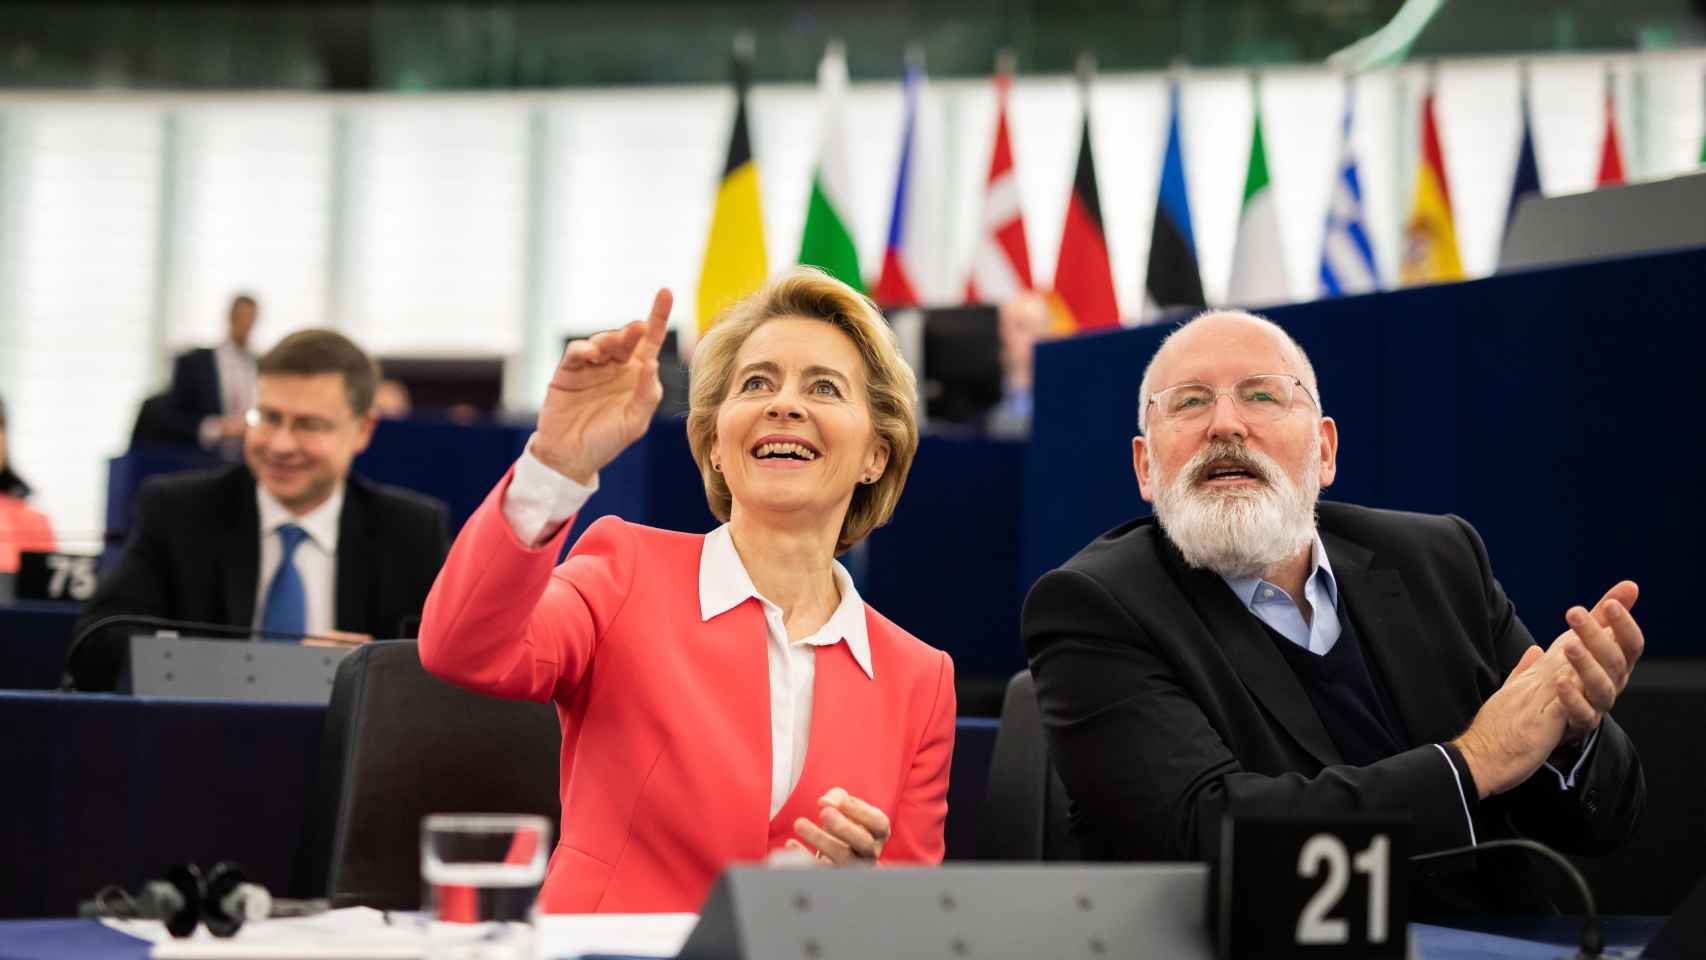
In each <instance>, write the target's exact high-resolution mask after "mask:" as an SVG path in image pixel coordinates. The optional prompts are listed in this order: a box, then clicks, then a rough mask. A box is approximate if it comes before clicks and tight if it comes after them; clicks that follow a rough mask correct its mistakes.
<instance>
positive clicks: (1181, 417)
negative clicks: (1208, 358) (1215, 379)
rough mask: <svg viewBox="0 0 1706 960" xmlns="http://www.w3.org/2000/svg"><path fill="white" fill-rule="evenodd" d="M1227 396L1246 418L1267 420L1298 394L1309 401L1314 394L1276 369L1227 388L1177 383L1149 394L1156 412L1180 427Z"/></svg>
mask: <svg viewBox="0 0 1706 960" xmlns="http://www.w3.org/2000/svg"><path fill="white" fill-rule="evenodd" d="M1226 396H1229V397H1231V398H1232V404H1233V406H1234V407H1236V408H1237V409H1238V415H1239V416H1241V417H1243V418H1244V419H1245V420H1249V421H1252V422H1257V423H1269V422H1272V421H1274V420H1278V419H1279V418H1280V417H1283V416H1285V415H1286V413H1287V412H1289V411H1290V410H1291V405H1292V402H1293V401H1295V400H1296V399H1297V398H1298V397H1299V396H1303V397H1305V398H1307V399H1308V400H1309V402H1310V404H1311V405H1313V404H1314V403H1315V398H1314V397H1312V396H1310V395H1309V390H1308V389H1307V388H1305V387H1304V386H1303V381H1302V380H1299V379H1298V378H1296V377H1293V376H1287V375H1285V374H1279V373H1262V374H1257V375H1256V376H1253V377H1245V378H1244V379H1242V380H1240V381H1238V382H1237V383H1235V384H1233V385H1232V386H1231V388H1230V389H1227V390H1216V389H1215V388H1213V387H1211V386H1209V385H1208V384H1206V383H1180V384H1176V385H1174V386H1171V387H1168V388H1167V389H1165V390H1157V391H1156V392H1155V393H1153V394H1151V395H1150V397H1149V402H1150V403H1152V404H1154V405H1155V416H1156V418H1157V419H1158V420H1159V421H1160V422H1161V423H1164V424H1166V425H1167V426H1169V427H1174V428H1177V427H1180V426H1183V425H1185V424H1188V423H1193V422H1196V421H1200V420H1202V419H1203V418H1205V417H1207V416H1209V415H1210V413H1211V412H1212V411H1213V410H1214V407H1215V404H1217V403H1218V402H1220V398H1221V397H1226Z"/></svg>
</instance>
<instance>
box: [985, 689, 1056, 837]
mask: <svg viewBox="0 0 1706 960" xmlns="http://www.w3.org/2000/svg"><path fill="white" fill-rule="evenodd" d="M1069 805H1070V802H1069V801H1068V799H1067V796H1066V786H1065V784H1063V783H1061V782H1060V775H1059V774H1057V773H1055V771H1054V764H1053V763H1052V762H1051V761H1050V760H1049V754H1048V742H1047V741H1046V740H1045V739H1043V720H1042V713H1041V711H1039V710H1038V709H1037V689H1036V685H1035V683H1034V682H1033V681H1032V680H1031V671H1029V670H1021V671H1019V672H1018V673H1016V674H1014V675H1013V679H1012V680H1009V681H1008V682H1007V693H1006V696H1005V697H1003V698H1002V701H1001V725H1000V727H999V728H998V729H997V730H996V733H995V753H994V757H993V758H992V759H991V761H990V764H989V789H988V790H987V791H986V792H985V793H984V797H983V808H982V810H981V811H980V813H979V816H978V836H977V858H978V859H979V860H1078V859H1080V854H1079V850H1078V842H1077V840H1075V839H1074V838H1073V836H1072V828H1071V825H1070V823H1069V820H1068V809H1069Z"/></svg>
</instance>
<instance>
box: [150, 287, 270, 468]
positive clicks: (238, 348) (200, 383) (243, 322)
mask: <svg viewBox="0 0 1706 960" xmlns="http://www.w3.org/2000/svg"><path fill="white" fill-rule="evenodd" d="M259 313H260V307H259V305H258V304H256V302H255V298H254V297H253V296H250V295H249V294H247V293H239V294H237V295H236V296H235V297H232V298H231V307H230V309H229V310H228V311H226V328H225V329H226V335H225V340H224V341H223V342H221V343H220V344H219V346H217V347H197V348H196V349H194V350H188V351H185V352H184V353H181V354H179V355H178V358H177V359H176V360H175V361H173V363H172V385H171V388H170V391H169V393H170V396H171V405H172V409H173V411H174V413H175V414H176V415H177V418H178V419H179V421H180V422H181V423H183V424H184V433H185V434H186V435H187V436H193V437H194V439H195V442H196V444H197V445H198V446H200V447H201V448H202V449H204V450H208V451H212V452H215V453H218V454H219V455H220V456H222V457H224V458H225V459H227V460H241V459H242V458H243V415H244V413H245V412H246V411H247V410H248V409H249V408H250V407H251V406H253V405H254V402H255V355H254V354H253V353H251V352H250V350H249V338H250V336H251V335H252V334H253V333H254V332H255V320H256V317H257V316H258V315H259ZM192 430H193V431H194V432H193V434H191V433H190V431H192Z"/></svg>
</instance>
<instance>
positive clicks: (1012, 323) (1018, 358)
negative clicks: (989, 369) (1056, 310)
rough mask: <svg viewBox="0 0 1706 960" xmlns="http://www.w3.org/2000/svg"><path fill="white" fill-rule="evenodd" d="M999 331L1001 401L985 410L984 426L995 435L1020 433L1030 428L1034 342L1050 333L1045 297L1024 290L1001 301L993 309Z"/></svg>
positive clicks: (1024, 434)
mask: <svg viewBox="0 0 1706 960" xmlns="http://www.w3.org/2000/svg"><path fill="white" fill-rule="evenodd" d="M996 316H997V329H998V330H999V332H1000V335H1001V374H1002V379H1001V402H1000V403H999V404H997V405H996V407H995V408H994V409H993V410H991V411H989V415H988V419H987V420H986V421H985V429H987V430H988V431H989V432H990V433H992V434H995V435H996V436H1003V437H1023V436H1027V435H1029V434H1030V432H1031V412H1032V410H1033V408H1034V406H1035V403H1034V400H1033V398H1032V394H1031V383H1032V377H1031V373H1032V370H1033V359H1034V355H1035V353H1036V349H1037V344H1038V343H1039V342H1040V341H1042V340H1046V339H1049V337H1050V336H1051V334H1050V329H1049V324H1050V314H1049V308H1048V301H1047V300H1045V299H1044V298H1043V297H1042V295H1041V294H1038V293H1035V292H1032V291H1029V290H1027V291H1025V292H1024V293H1021V294H1019V295H1018V296H1017V297H1014V298H1013V299H1011V300H1009V301H1007V302H1006V303H1003V304H1002V305H1001V307H1000V309H999V311H998V313H997V315H996Z"/></svg>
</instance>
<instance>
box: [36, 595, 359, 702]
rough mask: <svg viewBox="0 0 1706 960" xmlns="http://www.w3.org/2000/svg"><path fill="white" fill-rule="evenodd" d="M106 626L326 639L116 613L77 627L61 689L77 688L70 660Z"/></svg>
mask: <svg viewBox="0 0 1706 960" xmlns="http://www.w3.org/2000/svg"><path fill="white" fill-rule="evenodd" d="M109 627H150V628H152V629H154V630H156V631H160V630H176V631H180V632H185V633H211V634H214V635H217V636H226V637H232V638H238V637H241V638H244V639H256V638H266V639H269V640H309V639H325V638H321V637H319V636H318V635H317V634H312V633H289V632H287V631H281V630H262V629H260V628H259V627H239V626H236V625H235V624H230V623H201V622H198V621H195V620H172V619H169V618H167V617H153V616H148V615H146V614H140V613H115V614H113V615H112V616H110V617H102V618H100V619H99V620H96V621H95V622H93V623H91V624H89V625H88V626H86V627H84V628H83V629H81V630H79V631H77V635H76V636H74V637H72V638H71V645H70V646H69V647H66V648H65V668H64V671H63V672H62V673H61V675H60V678H59V692H60V693H74V692H76V690H77V678H76V676H75V675H74V674H73V672H72V664H75V663H76V662H77V655H78V654H79V653H81V652H82V650H83V647H84V645H85V644H87V643H88V642H89V638H90V637H92V636H94V635H95V634H97V633H100V632H101V631H103V630H106V629H108V628H109Z"/></svg>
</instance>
